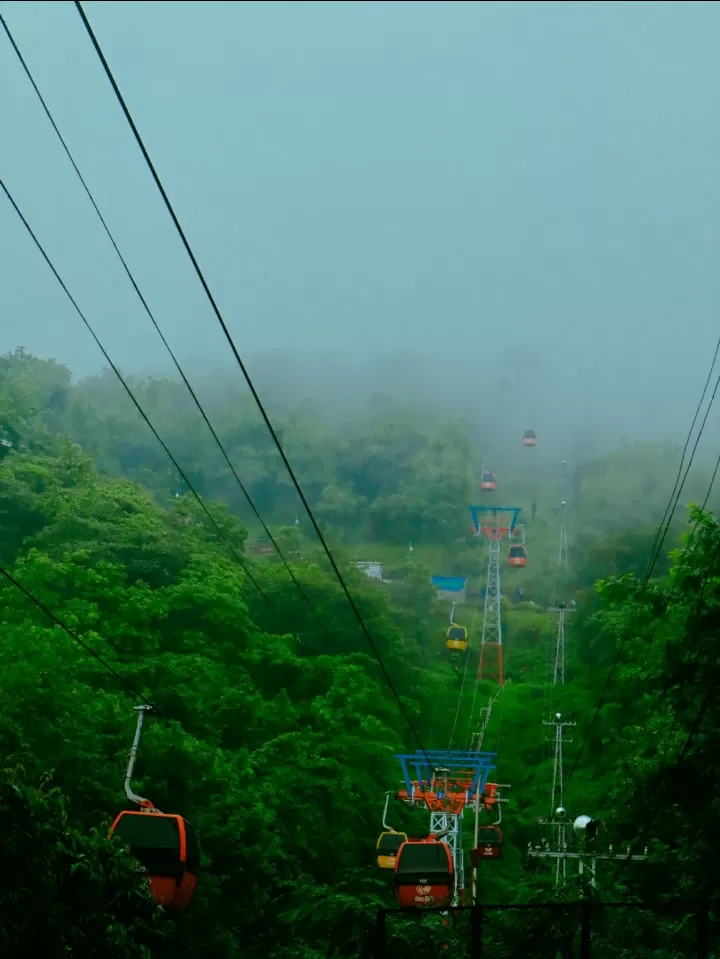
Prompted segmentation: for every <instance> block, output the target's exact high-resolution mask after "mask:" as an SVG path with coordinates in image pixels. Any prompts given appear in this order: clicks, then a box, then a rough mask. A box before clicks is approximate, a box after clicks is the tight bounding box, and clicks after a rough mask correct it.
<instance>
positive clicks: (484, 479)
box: [480, 470, 497, 490]
mask: <svg viewBox="0 0 720 959" xmlns="http://www.w3.org/2000/svg"><path fill="white" fill-rule="evenodd" d="M496 488H497V483H496V478H495V473H494V472H493V471H492V470H485V472H484V473H483V474H482V475H481V477H480V489H486V490H493V489H496Z"/></svg>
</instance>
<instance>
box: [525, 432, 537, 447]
mask: <svg viewBox="0 0 720 959" xmlns="http://www.w3.org/2000/svg"><path fill="white" fill-rule="evenodd" d="M536 444H537V437H536V436H535V430H525V432H524V433H523V445H524V446H535V445H536Z"/></svg>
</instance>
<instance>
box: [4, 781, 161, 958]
mask: <svg viewBox="0 0 720 959" xmlns="http://www.w3.org/2000/svg"><path fill="white" fill-rule="evenodd" d="M66 805H67V800H66V799H65V797H64V796H63V795H62V793H61V792H60V790H59V789H56V788H49V785H48V777H43V778H41V779H39V780H36V781H35V782H32V781H29V780H28V779H27V778H26V776H25V775H24V772H23V770H22V769H15V770H13V771H7V770H6V771H5V772H4V773H3V774H2V776H0V867H1V868H0V955H2V956H7V957H8V959H21V957H24V956H43V957H47V959H56V957H57V959H60V957H62V956H67V955H72V956H77V957H78V959H97V957H98V956H100V955H102V956H107V957H108V959H131V957H132V959H135V957H137V956H141V957H147V959H150V957H151V956H153V955H157V952H156V951H155V950H157V949H159V948H160V946H161V945H162V941H163V933H162V927H161V925H160V921H159V920H160V909H159V907H158V906H156V905H155V904H154V902H153V900H152V897H151V896H150V891H149V886H148V883H147V880H146V879H145V878H144V877H143V874H142V873H141V872H140V871H139V869H138V865H137V863H136V862H134V860H133V859H132V858H131V857H130V855H129V854H128V853H127V852H126V851H125V849H124V848H123V847H122V846H121V844H120V843H119V842H110V841H108V840H107V838H106V837H105V836H104V835H101V833H100V832H99V831H97V830H93V831H91V832H90V833H81V832H79V831H78V830H77V829H75V828H73V827H72V826H71V825H70V823H69V820H68V815H67V810H66Z"/></svg>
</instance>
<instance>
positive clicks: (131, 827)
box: [108, 706, 200, 909]
mask: <svg viewBox="0 0 720 959" xmlns="http://www.w3.org/2000/svg"><path fill="white" fill-rule="evenodd" d="M135 708H136V709H137V710H138V721H137V728H136V730H135V739H134V740H133V745H132V749H131V750H130V761H129V762H128V768H127V773H126V775H125V795H126V796H127V797H128V799H129V800H131V802H134V803H137V804H138V806H140V809H139V810H134V809H132V810H130V809H124V810H123V811H122V812H121V813H119V814H118V815H117V816H116V818H115V821H114V822H113V824H112V826H111V827H110V835H109V836H108V838H110V837H111V836H118V837H119V838H120V839H122V840H123V842H125V843H126V845H128V846H129V847H130V852H131V853H132V854H133V856H134V857H135V858H136V859H137V861H138V862H139V863H140V865H141V866H142V867H143V868H144V869H145V870H146V871H147V872H148V873H149V875H150V892H151V893H152V895H153V898H154V899H155V901H156V902H157V903H158V905H160V906H165V907H166V908H169V909H186V908H187V906H188V905H189V903H190V900H191V899H192V896H193V893H194V892H195V886H196V885H197V877H198V871H199V867H200V845H199V843H198V840H197V836H196V835H195V830H194V828H193V826H192V824H191V823H189V822H188V821H187V819H184V818H183V817H182V816H179V815H177V814H175V813H164V812H160V810H159V809H156V808H155V806H153V804H152V803H151V802H150V800H149V799H144V798H143V797H142V796H138V795H136V793H134V792H133V791H132V788H131V783H132V775H133V770H134V768H135V760H136V758H137V752H138V746H139V745H140V733H141V731H142V725H143V720H144V718H145V713H146V712H150V710H151V707H150V706H136V707H135Z"/></svg>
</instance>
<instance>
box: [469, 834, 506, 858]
mask: <svg viewBox="0 0 720 959" xmlns="http://www.w3.org/2000/svg"><path fill="white" fill-rule="evenodd" d="M502 842H503V838H502V832H501V830H500V829H499V828H498V827H497V826H480V827H479V829H478V835H477V848H475V849H473V850H472V864H473V866H477V864H478V863H479V862H482V861H483V859H499V858H500V856H501V855H502Z"/></svg>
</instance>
